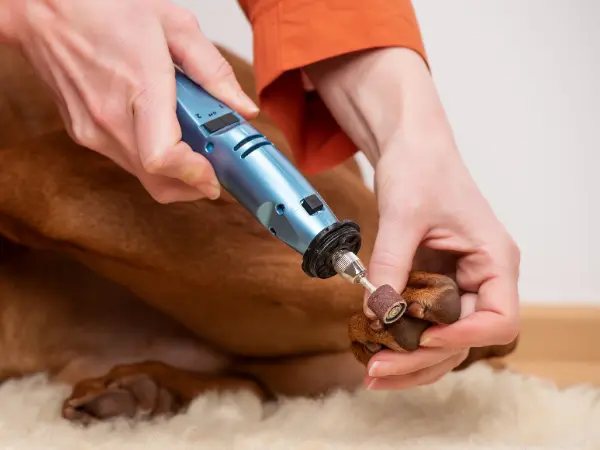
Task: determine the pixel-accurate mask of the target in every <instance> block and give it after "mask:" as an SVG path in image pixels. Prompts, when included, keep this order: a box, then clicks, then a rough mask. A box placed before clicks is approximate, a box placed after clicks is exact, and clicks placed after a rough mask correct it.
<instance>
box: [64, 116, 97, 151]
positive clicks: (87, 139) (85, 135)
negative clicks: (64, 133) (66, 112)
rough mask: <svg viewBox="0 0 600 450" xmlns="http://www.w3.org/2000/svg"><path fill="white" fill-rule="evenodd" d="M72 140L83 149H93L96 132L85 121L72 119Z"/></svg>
mask: <svg viewBox="0 0 600 450" xmlns="http://www.w3.org/2000/svg"><path fill="white" fill-rule="evenodd" d="M70 129H71V134H72V137H73V140H74V141H75V142H76V143H77V144H79V145H82V146H84V147H88V148H94V147H95V146H94V141H95V136H96V132H95V130H94V127H93V126H92V125H91V124H90V123H89V122H88V121H85V120H80V119H73V120H71V124H70Z"/></svg>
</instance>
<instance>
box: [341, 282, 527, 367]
mask: <svg viewBox="0 0 600 450" xmlns="http://www.w3.org/2000/svg"><path fill="white" fill-rule="evenodd" d="M402 297H403V298H404V300H405V301H406V303H407V305H408V306H407V309H406V312H405V314H404V315H403V316H402V317H401V318H400V319H399V320H398V321H396V322H395V323H393V324H391V325H388V326H385V327H384V326H382V323H381V322H380V321H378V320H370V319H369V318H367V317H366V316H365V315H364V314H363V313H358V314H356V315H354V316H353V317H352V318H351V319H350V322H349V325H348V333H349V337H350V345H351V349H352V352H353V354H354V356H355V358H356V359H357V360H358V361H359V362H361V363H362V364H363V365H365V366H366V365H367V364H368V362H369V360H370V359H371V357H372V356H373V355H374V354H375V353H377V352H379V351H381V350H384V349H389V350H393V351H397V352H410V351H414V350H417V349H418V348H419V345H420V341H421V335H422V334H423V333H424V332H425V330H426V329H427V328H429V327H430V326H432V325H435V324H440V325H450V324H452V323H454V322H456V321H457V320H459V318H460V314H461V300H460V292H459V289H458V286H457V285H456V283H455V282H454V280H452V279H451V278H449V277H446V276H444V275H438V274H433V273H427V272H420V271H413V272H411V273H410V275H409V279H408V283H407V286H406V288H405V290H404V291H403V292H402ZM516 344H517V340H515V341H514V342H512V343H510V344H508V345H503V346H493V347H483V348H472V349H470V350H469V356H468V357H467V359H466V360H465V361H464V362H463V363H462V364H461V365H460V366H458V367H457V368H456V370H460V369H464V368H466V367H468V366H469V365H471V364H473V363H474V362H476V361H479V360H482V359H488V358H495V357H502V356H505V355H507V354H509V353H511V352H512V351H514V349H515V348H516Z"/></svg>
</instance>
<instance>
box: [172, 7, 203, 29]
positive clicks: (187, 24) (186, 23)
mask: <svg viewBox="0 0 600 450" xmlns="http://www.w3.org/2000/svg"><path fill="white" fill-rule="evenodd" d="M175 20H176V22H177V26H178V27H179V28H180V29H183V30H186V31H187V30H197V29H200V24H199V23H198V18H197V17H196V15H195V14H194V13H193V12H191V11H189V10H188V9H185V8H182V9H181V10H180V11H179V12H178V13H177V18H176V19H175Z"/></svg>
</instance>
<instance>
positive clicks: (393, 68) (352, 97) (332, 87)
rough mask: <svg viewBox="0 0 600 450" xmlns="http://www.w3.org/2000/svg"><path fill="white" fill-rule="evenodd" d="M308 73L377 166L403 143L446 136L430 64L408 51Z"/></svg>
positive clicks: (361, 56) (374, 54)
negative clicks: (382, 157)
mask: <svg viewBox="0 0 600 450" xmlns="http://www.w3.org/2000/svg"><path fill="white" fill-rule="evenodd" d="M305 71H306V73H307V75H308V77H309V78H310V80H311V82H312V83H313V84H314V86H315V88H316V89H317V91H318V92H319V95H320V97H321V98H322V99H323V101H324V102H325V104H326V105H327V107H328V108H329V109H330V111H331V112H332V114H333V115H334V117H335V119H336V120H337V122H338V123H339V125H340V127H341V128H342V129H343V130H344V132H346V134H348V136H349V137H350V138H351V139H352V140H353V141H354V142H355V143H356V145H357V146H358V147H359V148H360V150H362V151H363V152H364V153H365V155H366V156H367V157H368V159H369V161H370V162H371V164H373V165H376V164H377V162H378V161H379V158H380V156H381V154H382V153H383V152H385V151H386V149H388V148H390V147H393V146H397V144H398V142H399V141H404V140H406V139H411V140H412V139H421V138H422V137H425V136H429V137H432V134H433V132H434V130H436V131H439V132H440V133H442V134H445V133H448V132H449V129H448V126H447V120H446V117H445V114H444V110H443V108H442V105H441V102H440V100H439V98H438V95H437V92H436V88H435V85H434V83H433V79H432V77H431V75H430V73H429V70H428V67H427V64H426V62H425V61H424V60H423V58H422V57H421V56H420V55H419V54H417V53H416V52H414V51H412V50H410V49H407V48H399V47H393V48H386V49H376V50H366V51H363V52H357V53H352V54H347V55H343V56H340V57H337V58H332V59H328V60H325V61H322V62H318V63H315V64H312V65H310V66H308V67H306V68H305Z"/></svg>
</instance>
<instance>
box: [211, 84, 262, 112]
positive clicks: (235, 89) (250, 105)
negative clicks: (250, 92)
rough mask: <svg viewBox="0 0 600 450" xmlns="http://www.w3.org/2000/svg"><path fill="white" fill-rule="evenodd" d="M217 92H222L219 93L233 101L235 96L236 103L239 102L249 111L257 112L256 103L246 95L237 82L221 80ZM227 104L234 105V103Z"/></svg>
mask: <svg viewBox="0 0 600 450" xmlns="http://www.w3.org/2000/svg"><path fill="white" fill-rule="evenodd" d="M219 92H221V93H222V94H221V95H223V98H225V99H231V100H232V101H235V99H236V98H237V99H238V102H236V103H238V104H240V106H241V107H243V108H244V109H247V110H249V112H251V113H256V112H258V106H256V104H255V103H254V102H253V101H252V100H251V99H250V97H248V96H247V95H246V93H245V92H244V91H243V90H241V88H240V87H239V86H238V85H237V83H235V82H231V81H229V80H227V81H222V82H221V84H220V85H219ZM229 106H231V107H234V105H229ZM234 109H235V108H234Z"/></svg>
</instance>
